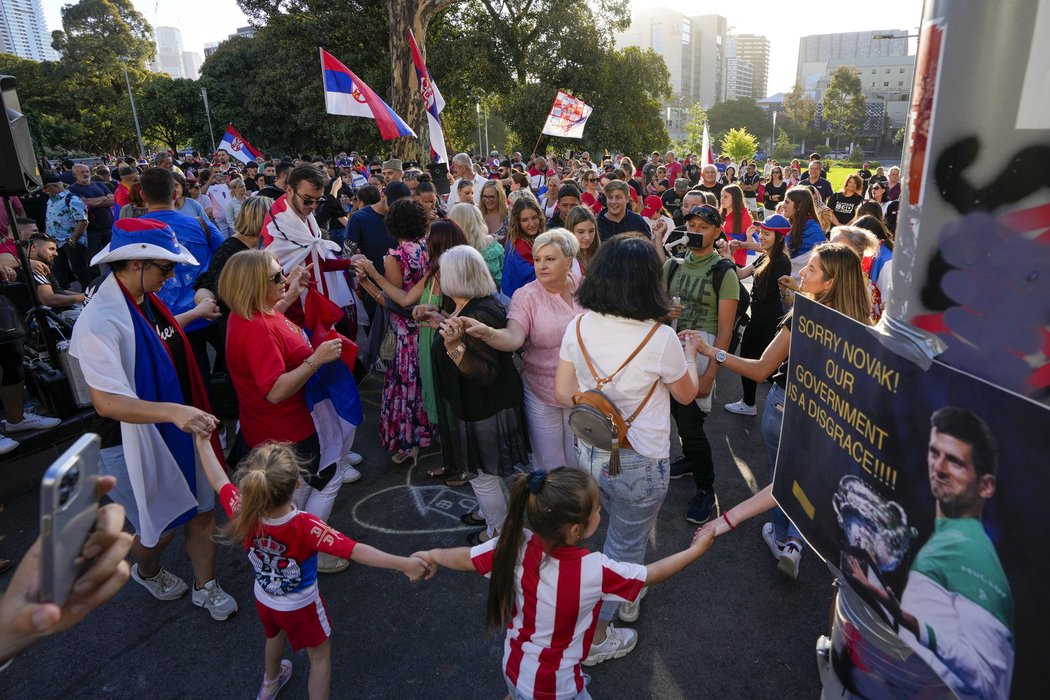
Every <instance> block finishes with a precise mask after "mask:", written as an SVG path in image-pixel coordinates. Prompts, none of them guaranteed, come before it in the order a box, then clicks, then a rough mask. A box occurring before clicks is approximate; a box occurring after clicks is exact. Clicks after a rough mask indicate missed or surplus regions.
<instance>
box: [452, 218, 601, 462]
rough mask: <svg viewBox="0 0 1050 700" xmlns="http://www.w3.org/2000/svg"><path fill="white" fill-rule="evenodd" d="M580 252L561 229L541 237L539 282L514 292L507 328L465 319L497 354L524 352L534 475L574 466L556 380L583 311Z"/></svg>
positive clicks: (472, 331)
mask: <svg viewBox="0 0 1050 700" xmlns="http://www.w3.org/2000/svg"><path fill="white" fill-rule="evenodd" d="M579 249H580V244H579V243H578V242H577V241H576V237H575V236H573V235H572V234H571V233H569V232H568V231H566V230H565V229H563V228H555V229H551V230H550V231H547V232H546V233H543V234H540V235H539V236H537V237H536V241H535V243H533V245H532V250H533V259H534V260H535V261H536V279H535V280H534V281H532V282H529V283H528V284H526V285H525V286H523V287H521V288H520V289H518V291H516V292H514V296H513V298H512V299H511V300H510V310H509V312H508V313H507V327H506V328H501V329H495V328H491V327H489V326H486V325H485V324H483V323H479V322H477V321H474V320H473V319H468V318H465V319H463V321H464V324H465V325H466V326H467V333H469V334H470V335H472V336H473V337H475V338H478V339H479V340H482V341H484V342H485V343H487V344H488V345H489V346H491V347H492V348H494V349H496V350H503V351H508V352H513V351H515V350H517V349H518V348H521V347H524V348H525V371H524V372H523V376H524V379H525V416H526V423H527V424H528V428H529V441H530V442H531V443H532V457H533V463H532V466H533V468H535V469H554V468H555V467H562V466H574V465H575V464H576V447H575V443H574V438H573V433H572V430H571V429H570V428H569V420H568V418H569V410H568V409H566V408H562V407H561V406H559V405H558V402H557V400H556V399H555V398H554V375H555V373H556V372H557V369H558V351H559V349H560V348H561V339H562V336H564V335H565V329H566V328H567V327H568V325H569V322H570V321H572V320H573V319H574V318H576V315H577V314H579V313H581V312H583V311H584V309H583V308H581V307H580V305H579V304H577V303H576V287H577V286H579V283H580V278H579V277H578V276H577V275H575V274H573V273H572V262H573V260H574V259H575V257H576V253H577V252H578V251H579ZM558 436H561V439H558Z"/></svg>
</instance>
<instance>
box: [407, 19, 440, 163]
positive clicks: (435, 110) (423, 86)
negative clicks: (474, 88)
mask: <svg viewBox="0 0 1050 700" xmlns="http://www.w3.org/2000/svg"><path fill="white" fill-rule="evenodd" d="M408 43H409V45H410V46H411V47H412V62H413V64H415V67H416V79H417V80H418V81H419V96H420V97H421V98H422V100H423V109H425V110H426V112H427V125H428V126H429V128H430V158H431V160H433V161H434V162H435V163H447V162H448V151H446V150H445V132H444V130H443V129H442V128H441V110H443V109H445V99H444V98H443V97H441V92H440V91H439V90H438V87H437V85H436V84H434V78H433V76H431V75H430V70H429V69H428V68H427V65H426V64H425V63H423V54H422V53H420V51H419V46H418V45H417V44H416V37H415V35H414V34H412V30H411V29H409V30H408Z"/></svg>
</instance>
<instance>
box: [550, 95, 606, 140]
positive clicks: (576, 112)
mask: <svg viewBox="0 0 1050 700" xmlns="http://www.w3.org/2000/svg"><path fill="white" fill-rule="evenodd" d="M593 109H594V108H593V107H591V106H590V105H588V104H586V103H585V102H584V101H583V100H580V99H577V98H575V97H573V96H572V95H569V94H567V93H565V92H562V91H561V90H559V91H558V94H557V96H555V98H554V104H552V105H551V111H550V114H548V115H547V122H546V124H544V125H543V133H544V134H549V135H550V136H560V137H562V138H565V139H582V138H583V127H585V126H586V125H587V118H588V117H590V116H591V112H592V111H593Z"/></svg>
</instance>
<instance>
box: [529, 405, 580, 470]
mask: <svg viewBox="0 0 1050 700" xmlns="http://www.w3.org/2000/svg"><path fill="white" fill-rule="evenodd" d="M525 421H526V423H527V424H528V426H529V442H531V443H532V467H533V469H546V470H547V471H550V470H551V469H554V468H555V467H574V466H576V440H575V437H576V436H575V435H573V432H572V428H570V427H569V409H567V408H562V407H561V406H551V405H550V404H546V403H543V402H542V401H540V400H539V399H537V398H536V397H535V396H534V395H533V394H532V392H531V391H529V389H528V386H527V385H526V387H525Z"/></svg>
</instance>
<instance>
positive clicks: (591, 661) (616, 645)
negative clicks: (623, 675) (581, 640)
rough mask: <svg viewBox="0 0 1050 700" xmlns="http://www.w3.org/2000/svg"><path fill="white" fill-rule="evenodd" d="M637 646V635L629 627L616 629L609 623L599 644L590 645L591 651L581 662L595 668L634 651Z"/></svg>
mask: <svg viewBox="0 0 1050 700" xmlns="http://www.w3.org/2000/svg"><path fill="white" fill-rule="evenodd" d="M637 644H638V633H637V632H635V631H634V630H633V629H631V628H629V627H625V628H623V629H618V628H616V627H613V624H612V623H611V622H610V623H609V627H608V630H607V634H606V637H605V641H603V642H602V643H601V644H592V645H591V651H590V653H589V654H587V658H586V659H584V660H583V665H584V666H596V665H598V664H600V663H602V662H604V661H608V660H609V659H619V658H621V657H623V656H627V655H628V654H630V653H631V652H632V651H634V647H635V645H637Z"/></svg>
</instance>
